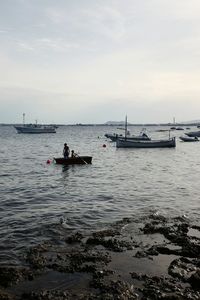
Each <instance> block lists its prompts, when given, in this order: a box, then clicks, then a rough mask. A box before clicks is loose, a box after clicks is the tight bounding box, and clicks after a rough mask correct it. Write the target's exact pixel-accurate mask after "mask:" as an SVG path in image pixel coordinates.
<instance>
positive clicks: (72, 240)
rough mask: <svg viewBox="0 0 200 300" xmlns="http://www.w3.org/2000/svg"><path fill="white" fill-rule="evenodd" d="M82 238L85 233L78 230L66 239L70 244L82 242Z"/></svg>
mask: <svg viewBox="0 0 200 300" xmlns="http://www.w3.org/2000/svg"><path fill="white" fill-rule="evenodd" d="M82 239H83V235H82V234H81V233H79V232H76V233H75V234H72V235H71V236H69V237H67V238H66V239H65V242H66V243H68V244H73V243H80V242H81V240H82Z"/></svg>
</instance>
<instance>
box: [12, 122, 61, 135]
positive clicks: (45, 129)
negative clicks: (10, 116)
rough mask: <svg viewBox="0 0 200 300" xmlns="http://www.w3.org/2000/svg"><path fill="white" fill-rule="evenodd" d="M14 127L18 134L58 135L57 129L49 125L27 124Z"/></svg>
mask: <svg viewBox="0 0 200 300" xmlns="http://www.w3.org/2000/svg"><path fill="white" fill-rule="evenodd" d="M14 127H15V129H16V130H17V133H56V129H55V127H54V126H49V125H38V124H27V125H19V126H14Z"/></svg>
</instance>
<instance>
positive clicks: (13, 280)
mask: <svg viewBox="0 0 200 300" xmlns="http://www.w3.org/2000/svg"><path fill="white" fill-rule="evenodd" d="M29 274H30V271H29V270H28V269H26V268H19V267H0V286H2V287H5V288H6V287H10V286H12V285H14V284H17V283H19V282H20V281H22V280H24V279H28V277H29Z"/></svg>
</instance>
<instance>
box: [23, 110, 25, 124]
mask: <svg viewBox="0 0 200 300" xmlns="http://www.w3.org/2000/svg"><path fill="white" fill-rule="evenodd" d="M23 125H24V126H25V113H23Z"/></svg>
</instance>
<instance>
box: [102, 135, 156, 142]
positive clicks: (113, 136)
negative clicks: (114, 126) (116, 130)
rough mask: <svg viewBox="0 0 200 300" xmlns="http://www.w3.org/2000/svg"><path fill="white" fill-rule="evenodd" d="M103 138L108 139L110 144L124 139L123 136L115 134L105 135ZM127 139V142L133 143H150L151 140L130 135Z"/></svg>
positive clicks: (145, 136) (141, 136)
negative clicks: (131, 141)
mask: <svg viewBox="0 0 200 300" xmlns="http://www.w3.org/2000/svg"><path fill="white" fill-rule="evenodd" d="M105 137H107V138H109V139H110V140H111V141H112V142H116V140H117V139H119V138H120V139H125V137H124V136H122V135H117V134H109V133H107V134H105ZM127 139H129V140H133V141H150V140H151V138H150V137H148V136H147V135H144V136H143V135H132V136H129V137H127Z"/></svg>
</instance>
